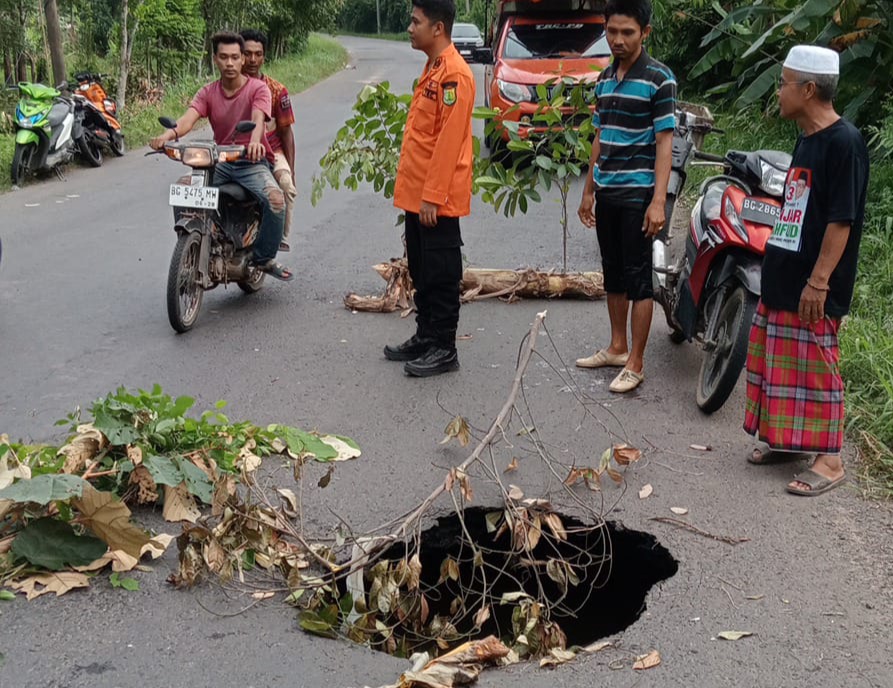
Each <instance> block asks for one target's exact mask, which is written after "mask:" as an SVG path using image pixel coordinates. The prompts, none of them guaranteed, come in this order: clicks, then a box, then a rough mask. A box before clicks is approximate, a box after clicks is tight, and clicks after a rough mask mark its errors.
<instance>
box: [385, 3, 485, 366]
mask: <svg viewBox="0 0 893 688" xmlns="http://www.w3.org/2000/svg"><path fill="white" fill-rule="evenodd" d="M412 5H413V9H412V19H411V22H410V25H409V36H410V40H411V42H412V47H413V48H415V49H416V50H421V51H422V52H424V53H425V54H426V55H427V56H428V62H427V64H426V65H425V70H424V71H423V72H422V77H421V79H419V82H418V86H417V87H416V90H415V93H414V94H413V98H412V105H411V106H410V108H409V116H408V118H407V121H406V130H405V132H404V136H403V149H402V151H401V152H400V164H399V165H398V167H397V183H396V186H395V189H394V205H395V206H397V207H398V208H400V209H402V210H404V211H405V212H406V255H407V259H408V262H409V274H410V276H411V277H412V282H413V285H414V286H415V290H416V291H415V305H416V313H417V315H416V325H417V328H416V333H415V334H414V335H413V336H412V337H411V338H410V339H408V340H407V341H405V342H403V343H402V344H399V345H397V346H386V347H385V350H384V353H385V357H387V358H388V359H389V360H391V361H405V362H406V364H405V366H404V370H405V371H406V373H407V374H408V375H413V376H415V377H428V376H431V375H439V374H441V373H446V372H450V371H453V370H458V368H459V357H458V356H457V354H456V329H457V327H458V326H459V290H460V282H461V281H462V251H461V247H462V236H461V234H460V232H459V218H460V217H464V216H466V215H468V214H469V213H470V212H471V170H472V157H473V154H472V135H471V111H472V109H473V108H474V97H475V87H474V77H473V76H472V74H471V69H470V68H469V67H468V65H467V64H466V63H465V60H464V59H463V58H462V57H461V56H460V55H459V52H458V51H457V50H456V48H455V47H454V46H453V43H452V39H451V37H450V36H451V33H452V29H453V20H454V19H455V16H456V6H455V3H454V2H453V0H412Z"/></svg>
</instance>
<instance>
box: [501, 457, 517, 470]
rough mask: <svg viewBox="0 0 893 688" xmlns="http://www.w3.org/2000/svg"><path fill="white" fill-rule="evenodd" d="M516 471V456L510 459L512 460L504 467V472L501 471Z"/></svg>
mask: <svg viewBox="0 0 893 688" xmlns="http://www.w3.org/2000/svg"><path fill="white" fill-rule="evenodd" d="M517 470H518V457H517V456H513V457H512V460H511V463H509V465H508V466H506V468H505V470H504V471H503V473H511V472H512V471H517Z"/></svg>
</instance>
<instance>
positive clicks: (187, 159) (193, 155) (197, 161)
mask: <svg viewBox="0 0 893 688" xmlns="http://www.w3.org/2000/svg"><path fill="white" fill-rule="evenodd" d="M182 162H183V164H184V165H189V166H190V167H210V166H211V164H212V163H213V161H212V159H211V151H209V150H208V149H207V148H187V149H185V150H184V151H183V157H182Z"/></svg>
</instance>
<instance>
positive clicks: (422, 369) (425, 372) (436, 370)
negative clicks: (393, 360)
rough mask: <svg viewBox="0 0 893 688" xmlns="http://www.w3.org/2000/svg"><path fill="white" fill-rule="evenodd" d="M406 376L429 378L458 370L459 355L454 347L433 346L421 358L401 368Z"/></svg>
mask: <svg viewBox="0 0 893 688" xmlns="http://www.w3.org/2000/svg"><path fill="white" fill-rule="evenodd" d="M403 370H404V371H405V372H406V374H407V375H412V376H413V377H431V376H432V375H440V374H441V373H450V372H452V371H454V370H459V355H458V354H457V353H456V347H454V346H453V347H445V346H443V345H442V344H434V345H433V346H432V347H431V348H430V349H428V351H427V352H426V353H425V354H424V355H422V356H421V357H419V358H417V359H415V360H414V361H409V362H407V363H406V365H404V366H403Z"/></svg>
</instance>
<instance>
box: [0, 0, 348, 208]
mask: <svg viewBox="0 0 893 688" xmlns="http://www.w3.org/2000/svg"><path fill="white" fill-rule="evenodd" d="M343 4H344V2H343V0H293V1H292V2H289V3H286V4H282V3H279V4H276V3H243V2H237V1H236V0H215V1H214V2H199V0H90V2H75V1H74V0H44V1H43V2H37V0H0V55H2V57H3V60H2V73H3V77H4V85H5V88H3V89H0V190H4V189H7V188H9V184H10V180H9V169H10V165H11V160H12V153H13V142H12V139H11V136H12V134H13V132H14V124H13V114H14V111H15V104H16V102H17V100H18V92H17V91H16V90H15V88H14V86H15V84H16V83H18V82H20V81H36V82H40V83H44V84H56V83H59V82H60V81H64V80H66V79H68V80H70V79H71V78H72V77H73V76H74V75H75V74H77V73H78V72H84V71H88V72H93V73H100V74H102V75H103V77H102V80H103V84H104V86H105V89H106V91H107V92H108V93H109V94H110V96H111V97H113V98H115V99H116V100H117V101H118V105H119V111H120V112H121V116H122V124H123V125H124V130H125V134H126V136H127V143H128V145H129V146H130V147H138V146H141V145H144V144H145V143H146V141H147V140H148V139H149V138H150V135H151V134H152V133H154V132H155V131H156V128H157V126H158V125H157V122H156V121H155V120H156V118H157V116H158V114H159V113H161V112H166V113H174V112H181V111H182V110H183V108H184V107H185V106H186V105H187V104H188V102H189V98H191V96H192V95H193V94H194V92H195V90H196V89H197V88H198V87H199V86H200V85H201V84H203V83H205V82H206V81H208V80H209V76H210V75H213V73H214V69H213V66H212V64H211V60H210V37H211V36H212V35H213V34H214V33H215V32H217V31H219V30H234V29H235V30H238V29H240V28H245V27H252V28H258V29H261V30H263V31H265V32H266V33H267V35H268V37H269V39H270V44H269V47H268V50H267V57H268V60H269V61H270V62H271V66H270V71H271V72H272V73H274V74H275V75H278V78H279V79H280V80H282V81H284V83H285V84H286V86H287V87H288V88H289V90H290V91H291V92H293V93H296V92H299V91H301V90H303V89H304V88H306V87H307V86H309V85H310V84H312V83H315V82H316V81H319V80H320V79H322V78H324V77H325V76H328V75H329V74H331V73H332V72H334V71H337V70H338V69H340V68H341V67H342V66H343V65H344V64H345V60H346V54H345V51H344V50H343V49H342V48H341V47H340V46H338V45H337V44H336V43H335V42H334V41H331V40H330V39H325V38H322V37H321V36H318V35H312V32H314V31H330V30H331V29H333V28H334V26H335V24H336V20H337V18H338V13H339V12H340V10H341V7H342V5H343ZM60 18H61V19H60ZM53 19H56V21H55V22H54V21H53ZM54 23H55V24H59V25H60V26H58V27H57V28H59V31H58V34H57V33H56V32H53V31H50V30H49V28H51V27H52V25H53V24H54ZM61 24H64V27H65V30H64V31H62V30H61Z"/></svg>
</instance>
